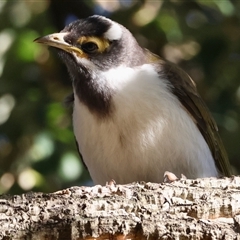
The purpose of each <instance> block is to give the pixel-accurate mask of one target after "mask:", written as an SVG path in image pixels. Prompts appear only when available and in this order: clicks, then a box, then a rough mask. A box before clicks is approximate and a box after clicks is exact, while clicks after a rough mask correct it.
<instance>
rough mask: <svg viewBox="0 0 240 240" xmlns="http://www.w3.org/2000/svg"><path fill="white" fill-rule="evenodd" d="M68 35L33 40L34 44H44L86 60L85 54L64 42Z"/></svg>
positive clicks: (54, 35)
mask: <svg viewBox="0 0 240 240" xmlns="http://www.w3.org/2000/svg"><path fill="white" fill-rule="evenodd" d="M67 34H68V33H53V34H49V35H46V36H44V37H39V38H37V39H35V40H34V42H36V43H41V44H45V45H48V46H51V47H55V48H59V49H62V50H64V51H66V52H69V53H75V54H76V55H77V56H78V57H81V58H86V57H87V56H86V54H85V53H84V52H83V51H82V50H81V49H79V48H77V47H74V46H72V45H71V44H69V43H67V42H66V41H65V40H64V36H66V35H67Z"/></svg>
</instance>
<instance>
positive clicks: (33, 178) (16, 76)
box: [0, 0, 240, 194]
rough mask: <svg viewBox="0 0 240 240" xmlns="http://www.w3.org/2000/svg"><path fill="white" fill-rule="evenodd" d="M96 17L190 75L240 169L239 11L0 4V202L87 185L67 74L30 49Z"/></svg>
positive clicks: (223, 2)
mask: <svg viewBox="0 0 240 240" xmlns="http://www.w3.org/2000/svg"><path fill="white" fill-rule="evenodd" d="M92 14H101V15H105V16H107V17H110V18H112V19H113V20H115V21H118V22H119V23H121V24H123V25H125V26H126V27H127V28H129V29H130V30H131V32H132V33H133V34H134V36H135V37H136V38H137V40H138V42H139V43H140V44H141V45H142V46H144V47H146V48H148V49H150V50H151V51H153V52H155V53H157V54H159V55H161V56H162V57H164V58H165V59H168V60H169V61H172V62H174V63H176V64H178V65H179V66H181V67H182V68H183V69H185V71H187V72H188V73H189V74H190V76H192V78H193V79H194V80H195V81H196V82H197V85H198V89H199V92H200V94H201V95H202V97H203V99H204V100H205V101H206V103H207V105H208V106H209V108H210V110H211V112H212V114H213V116H214V118H215V119H216V121H217V123H218V125H219V130H220V134H221V136H222V138H223V141H224V143H225V146H226V149H227V151H228V154H229V157H230V161H231V164H232V167H233V170H234V173H235V174H238V172H239V169H240V161H239V160H240V146H239V145H240V127H239V118H240V1H234V0H232V1H231V0H212V1H203V0H195V1H147V0H146V1H131V0H125V1H124V0H122V1H120V0H119V1H117V0H116V1H110V0H109V1H100V0H95V1H90V0H87V1H82V0H75V1H70V0H62V1H59V0H49V1H24V0H18V1H13V0H8V1H0V193H4V192H8V193H12V194H13V193H21V192H25V191H30V190H32V191H43V192H51V191H55V190H59V189H62V188H65V187H69V186H73V185H88V184H91V181H90V178H89V175H88V173H87V172H86V171H85V169H84V167H83V166H82V164H81V162H80V161H79V156H78V153H77V149H76V145H75V140H74V136H73V133H72V123H71V112H72V110H71V109H69V108H66V107H65V106H64V105H63V99H64V98H65V97H66V96H67V95H68V94H69V93H71V82H70V79H69V77H68V73H67V70H66V67H65V66H64V65H63V64H62V63H61V61H60V60H59V59H58V58H57V56H56V54H55V52H54V50H51V49H48V48H47V47H45V46H41V45H39V44H36V43H33V40H34V39H35V38H37V37H39V36H42V35H45V34H49V33H53V32H57V31H60V30H61V29H62V28H63V27H64V26H65V25H66V24H68V23H69V22H71V21H73V20H75V19H77V18H84V17H87V16H89V15H92Z"/></svg>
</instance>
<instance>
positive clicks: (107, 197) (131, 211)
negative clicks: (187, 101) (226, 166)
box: [0, 177, 240, 240]
mask: <svg viewBox="0 0 240 240" xmlns="http://www.w3.org/2000/svg"><path fill="white" fill-rule="evenodd" d="M239 188H240V177H232V178H224V179H216V178H206V179H196V180H188V179H187V180H179V181H176V182H173V183H171V184H169V183H162V184H155V183H144V182H140V183H133V184H128V185H114V184H110V185H106V186H98V185H97V186H94V187H72V188H69V189H66V190H62V191H59V192H55V193H50V194H44V193H27V194H23V195H19V196H17V195H16V196H6V195H5V196H1V198H0V239H68V240H70V239H78V240H80V239H119V240H120V239H122V240H123V239H237V236H238V237H239V233H240V225H239V224H240V189H239Z"/></svg>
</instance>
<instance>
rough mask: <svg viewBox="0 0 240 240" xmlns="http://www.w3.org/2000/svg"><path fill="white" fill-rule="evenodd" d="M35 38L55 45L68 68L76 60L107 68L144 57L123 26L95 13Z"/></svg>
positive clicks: (133, 63) (126, 63) (81, 63)
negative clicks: (56, 31)
mask: <svg viewBox="0 0 240 240" xmlns="http://www.w3.org/2000/svg"><path fill="white" fill-rule="evenodd" d="M35 42H38V43H43V44H46V45H49V46H52V47H55V48H57V49H58V51H59V53H60V56H61V58H62V59H63V61H64V62H65V64H66V65H67V66H68V68H69V67H70V68H71V66H72V64H74V65H76V64H77V66H80V67H85V68H87V69H89V68H90V69H92V70H94V69H95V70H100V71H106V70H109V69H110V68H113V67H118V66H120V65H126V66H137V65H140V64H142V63H143V62H144V60H145V54H144V52H143V49H142V48H141V47H139V45H138V43H137V42H136V40H135V38H134V37H133V36H132V34H131V33H130V32H129V31H128V30H127V29H126V28H125V27H123V26H122V25H120V24H118V23H116V22H114V21H112V20H110V19H108V18H105V17H103V16H97V15H94V16H91V17H88V18H86V19H80V20H77V21H74V22H72V23H71V24H69V25H68V26H66V27H65V28H64V29H63V30H62V31H61V32H59V33H53V34H50V35H47V36H44V37H40V38H37V39H36V40H35ZM136 56H138V57H136ZM70 65H71V66H70Z"/></svg>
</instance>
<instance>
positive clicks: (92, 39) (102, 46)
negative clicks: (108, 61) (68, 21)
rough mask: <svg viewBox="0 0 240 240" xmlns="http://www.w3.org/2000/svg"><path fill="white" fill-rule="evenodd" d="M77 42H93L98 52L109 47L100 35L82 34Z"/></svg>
mask: <svg viewBox="0 0 240 240" xmlns="http://www.w3.org/2000/svg"><path fill="white" fill-rule="evenodd" d="M77 42H78V43H79V44H80V45H82V44H84V43H88V42H93V43H95V44H97V46H98V52H99V53H102V52H104V51H105V50H106V49H107V48H108V47H109V45H110V44H109V41H108V40H107V39H105V38H102V37H92V36H83V37H80V38H79V39H78V40H77Z"/></svg>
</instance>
